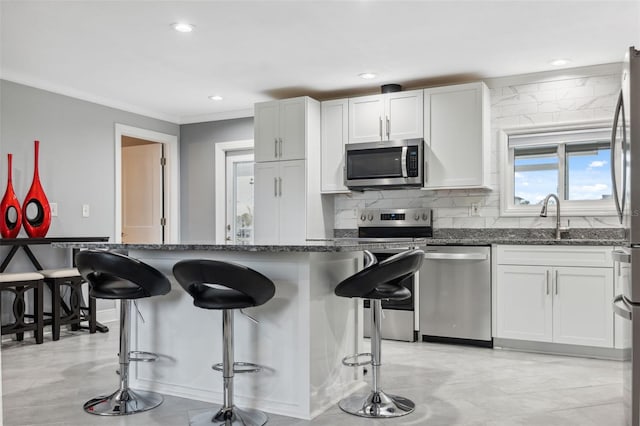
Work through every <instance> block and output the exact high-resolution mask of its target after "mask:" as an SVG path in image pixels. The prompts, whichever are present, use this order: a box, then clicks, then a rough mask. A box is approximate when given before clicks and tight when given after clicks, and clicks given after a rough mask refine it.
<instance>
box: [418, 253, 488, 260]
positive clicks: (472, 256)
mask: <svg viewBox="0 0 640 426" xmlns="http://www.w3.org/2000/svg"><path fill="white" fill-rule="evenodd" d="M424 258H425V259H430V260H487V259H488V258H489V256H488V255H486V254H483V253H425V254H424Z"/></svg>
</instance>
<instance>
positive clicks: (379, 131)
mask: <svg viewBox="0 0 640 426" xmlns="http://www.w3.org/2000/svg"><path fill="white" fill-rule="evenodd" d="M378 118H379V119H380V128H379V129H378V134H379V135H380V139H381V140H382V117H378Z"/></svg>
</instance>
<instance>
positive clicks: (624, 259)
mask: <svg viewBox="0 0 640 426" xmlns="http://www.w3.org/2000/svg"><path fill="white" fill-rule="evenodd" d="M611 257H612V258H613V260H614V261H615V262H620V263H631V254H630V253H627V252H626V251H625V250H614V251H612V252H611Z"/></svg>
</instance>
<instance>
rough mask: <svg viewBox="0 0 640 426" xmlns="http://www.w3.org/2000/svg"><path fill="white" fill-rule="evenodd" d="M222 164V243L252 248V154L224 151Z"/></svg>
mask: <svg viewBox="0 0 640 426" xmlns="http://www.w3.org/2000/svg"><path fill="white" fill-rule="evenodd" d="M226 163H227V164H226V175H227V177H226V197H225V198H226V204H227V209H226V210H227V212H226V226H225V232H226V241H228V242H229V243H231V244H252V243H253V211H254V209H253V194H254V191H253V189H254V176H253V165H254V163H253V152H251V151H228V152H227V161H226Z"/></svg>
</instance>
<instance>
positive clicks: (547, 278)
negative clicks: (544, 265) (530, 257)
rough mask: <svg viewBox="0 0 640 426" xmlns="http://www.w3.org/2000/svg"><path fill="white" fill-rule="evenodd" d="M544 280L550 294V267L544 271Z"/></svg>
mask: <svg viewBox="0 0 640 426" xmlns="http://www.w3.org/2000/svg"><path fill="white" fill-rule="evenodd" d="M544 281H545V288H546V292H547V296H548V295H549V270H548V269H547V270H546V271H544Z"/></svg>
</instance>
